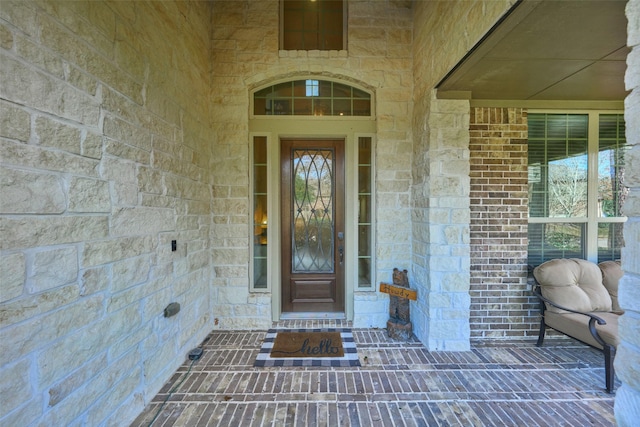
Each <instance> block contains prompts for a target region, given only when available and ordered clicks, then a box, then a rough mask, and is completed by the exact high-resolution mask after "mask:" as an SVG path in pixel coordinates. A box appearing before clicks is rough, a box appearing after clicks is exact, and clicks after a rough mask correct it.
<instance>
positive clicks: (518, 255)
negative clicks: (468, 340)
mask: <svg viewBox="0 0 640 427" xmlns="http://www.w3.org/2000/svg"><path fill="white" fill-rule="evenodd" d="M470 133H471V142H470V151H471V319H470V323H471V337H472V338H519V337H526V336H531V335H537V333H538V304H537V302H536V300H535V298H534V297H532V296H531V292H530V289H529V286H528V285H527V218H528V186H527V113H526V111H524V110H522V109H519V108H472V109H471V121H470Z"/></svg>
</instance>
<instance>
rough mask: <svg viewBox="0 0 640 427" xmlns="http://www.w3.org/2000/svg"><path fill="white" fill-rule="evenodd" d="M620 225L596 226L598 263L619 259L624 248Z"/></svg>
mask: <svg viewBox="0 0 640 427" xmlns="http://www.w3.org/2000/svg"><path fill="white" fill-rule="evenodd" d="M622 227H623V224H621V223H609V224H604V223H600V224H598V262H603V261H615V260H619V259H620V249H621V248H622V247H623V246H624V238H623V236H622Z"/></svg>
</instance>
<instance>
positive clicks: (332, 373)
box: [132, 321, 619, 427]
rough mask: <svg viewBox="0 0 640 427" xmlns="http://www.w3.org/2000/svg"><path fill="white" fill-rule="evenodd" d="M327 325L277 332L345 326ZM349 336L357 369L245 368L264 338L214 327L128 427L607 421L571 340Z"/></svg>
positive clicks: (606, 404) (590, 356)
mask: <svg viewBox="0 0 640 427" xmlns="http://www.w3.org/2000/svg"><path fill="white" fill-rule="evenodd" d="M325 323H326V322H325ZM325 323H322V322H320V323H318V322H306V323H305V322H301V321H289V322H281V323H279V324H278V325H276V326H278V327H290V328H298V327H318V326H325V327H335V326H348V325H347V324H341V323H342V322H339V321H338V322H336V321H333V322H330V323H331V324H325ZM336 323H337V324H336ZM353 333H354V338H355V341H356V343H357V346H358V354H359V357H360V362H361V364H362V367H358V368H316V367H314V368H254V367H253V360H254V358H255V357H256V355H257V353H258V349H259V348H260V345H261V343H262V340H263V338H264V336H265V331H214V332H212V333H211V334H210V335H209V337H208V338H207V339H206V340H205V342H204V343H203V345H202V347H203V349H204V353H203V355H202V357H201V358H200V359H199V360H197V361H195V362H194V363H193V364H191V362H190V361H186V362H185V363H184V364H183V365H182V366H181V367H180V368H179V369H178V371H177V372H176V373H175V375H173V377H172V378H171V379H170V381H169V382H167V384H166V385H165V386H164V387H163V388H162V390H161V391H160V393H158V395H157V396H156V397H155V398H154V399H153V401H152V402H151V403H150V404H149V405H148V406H147V407H146V408H145V410H144V412H143V413H142V414H140V416H139V417H138V418H137V419H136V420H135V422H134V423H133V424H132V426H148V425H149V423H150V422H151V421H153V424H152V425H153V426H157V427H159V426H225V427H226V426H229V427H235V426H366V427H369V426H429V427H430V426H465V427H466V426H610V425H615V420H614V416H613V398H614V395H613V394H607V393H606V392H605V391H604V367H603V358H602V354H601V353H600V352H598V351H596V350H594V349H591V348H590V347H587V346H584V345H581V344H580V343H577V342H576V341H573V340H568V339H555V340H554V339H548V340H547V341H545V345H544V347H542V348H538V347H536V346H535V345H534V341H533V340H527V341H509V342H504V341H491V342H476V343H474V344H473V345H472V348H471V351H467V352H447V351H443V352H430V351H427V350H426V348H425V347H424V346H422V344H420V343H419V342H417V341H414V342H407V343H399V342H394V341H392V340H390V339H389V338H388V337H387V335H386V331H385V330H383V329H354V330H353ZM190 365H192V366H190ZM189 368H191V369H190V370H189ZM187 373H188V375H185V374H187ZM618 385H619V384H618ZM171 391H172V393H170V392H171ZM167 398H168V399H167ZM165 401H166V403H165Z"/></svg>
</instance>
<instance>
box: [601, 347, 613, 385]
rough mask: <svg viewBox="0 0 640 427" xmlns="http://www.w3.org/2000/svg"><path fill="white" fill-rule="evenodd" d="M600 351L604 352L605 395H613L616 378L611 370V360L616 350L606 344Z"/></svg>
mask: <svg viewBox="0 0 640 427" xmlns="http://www.w3.org/2000/svg"><path fill="white" fill-rule="evenodd" d="M602 351H603V352H604V375H605V381H606V384H607V393H613V387H614V381H615V377H616V373H615V370H614V369H613V359H614V358H615V357H616V348H615V347H614V346H612V345H609V344H606V345H605V346H604V348H603V350H602Z"/></svg>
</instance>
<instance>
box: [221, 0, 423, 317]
mask: <svg viewBox="0 0 640 427" xmlns="http://www.w3.org/2000/svg"><path fill="white" fill-rule="evenodd" d="M213 8H214V29H213V36H212V37H213V39H212V44H213V58H214V63H213V87H214V88H215V89H214V93H213V100H214V104H215V105H214V111H213V116H212V117H213V119H214V135H215V140H216V148H215V149H216V153H217V154H218V156H217V158H216V160H215V164H214V169H213V174H214V182H215V185H214V195H215V197H216V201H215V202H214V223H215V229H214V230H213V236H212V250H213V253H214V259H215V260H216V267H215V268H216V277H215V279H214V292H215V295H216V297H214V299H215V300H216V301H217V303H216V306H215V307H214V310H215V312H216V313H218V315H219V317H220V323H219V327H220V328H256V327H268V326H270V324H271V303H270V302H271V298H272V295H270V294H262V293H261V294H258V293H256V294H251V293H250V292H249V282H248V280H249V274H248V265H249V249H248V247H249V220H250V218H249V216H248V212H249V194H248V191H249V183H248V177H249V166H250V162H249V157H248V156H249V145H248V142H249V133H248V121H249V97H250V91H251V90H252V89H254V88H256V87H260V86H264V85H268V84H271V83H274V82H275V81H277V80H285V79H295V78H300V77H301V76H309V75H313V76H318V77H323V76H325V77H329V78H336V79H341V80H344V81H346V82H354V83H357V84H359V85H362V86H364V87H367V88H370V89H371V90H372V91H373V92H374V94H375V100H376V105H375V111H376V120H377V141H376V152H375V157H376V159H375V161H376V172H377V176H376V189H377V193H376V195H375V197H376V201H377V212H376V215H377V217H376V219H377V222H376V233H377V242H376V245H377V253H376V254H375V255H376V259H377V265H376V267H377V277H374V281H375V283H379V282H381V281H388V280H389V279H390V277H391V271H392V270H393V268H394V267H398V268H407V267H408V266H409V262H410V258H411V245H410V234H411V228H410V209H409V207H410V182H411V174H410V172H409V167H410V166H409V165H410V164H411V146H412V141H411V137H412V135H411V129H410V123H409V117H410V116H411V110H412V103H411V97H412V92H411V87H412V79H411V65H412V58H411V42H412V22H411V19H412V10H411V2H410V1H377V0H366V1H349V3H348V27H349V32H348V49H347V51H308V52H307V51H279V50H278V13H279V4H278V0H266V1H248V0H245V1H227V2H225V1H216V2H214V4H213ZM274 298H279V296H275V297H274ZM388 299H389V298H388V296H387V295H385V294H380V293H377V292H376V293H372V292H357V293H356V295H355V308H354V311H355V315H354V322H355V323H354V325H355V326H361V327H368V326H377V327H384V325H385V324H386V320H387V318H388V316H387V314H388V312H387V304H388Z"/></svg>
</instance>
